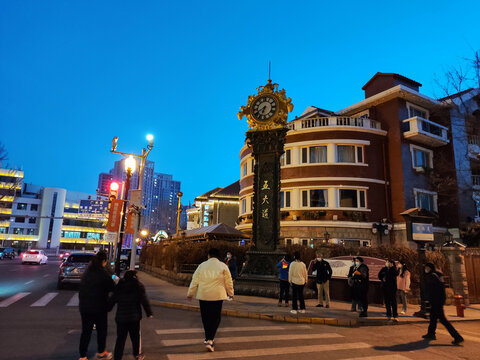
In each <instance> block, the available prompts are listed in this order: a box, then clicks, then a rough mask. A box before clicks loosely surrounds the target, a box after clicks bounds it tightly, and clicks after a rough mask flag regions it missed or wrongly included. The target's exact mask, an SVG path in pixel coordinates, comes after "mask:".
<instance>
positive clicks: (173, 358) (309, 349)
mask: <svg viewBox="0 0 480 360" xmlns="http://www.w3.org/2000/svg"><path fill="white" fill-rule="evenodd" d="M371 347H372V346H371V345H369V344H366V343H363V342H355V343H349V342H344V343H341V344H324V345H308V346H291V347H274V348H265V349H249V350H233V351H232V350H231V351H218V352H217V351H216V352H214V353H188V354H168V355H167V358H168V359H169V360H183V359H185V360H202V359H236V358H244V357H253V356H255V357H266V356H275V355H287V354H301V353H316V352H321V351H334V350H356V349H368V348H371Z"/></svg>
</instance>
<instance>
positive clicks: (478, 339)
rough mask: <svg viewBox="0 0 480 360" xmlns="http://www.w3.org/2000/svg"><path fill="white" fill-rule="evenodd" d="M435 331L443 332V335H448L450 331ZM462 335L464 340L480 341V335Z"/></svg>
mask: <svg viewBox="0 0 480 360" xmlns="http://www.w3.org/2000/svg"><path fill="white" fill-rule="evenodd" d="M437 333H440V334H444V335H450V333H449V332H448V331H446V330H437ZM460 335H462V334H460ZM462 337H463V338H464V339H465V340H468V341H475V342H480V337H478V336H470V335H462Z"/></svg>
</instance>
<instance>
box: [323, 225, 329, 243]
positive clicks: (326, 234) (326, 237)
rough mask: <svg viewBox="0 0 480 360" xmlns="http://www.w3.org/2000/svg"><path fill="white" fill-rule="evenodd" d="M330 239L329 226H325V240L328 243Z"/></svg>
mask: <svg viewBox="0 0 480 360" xmlns="http://www.w3.org/2000/svg"><path fill="white" fill-rule="evenodd" d="M328 240H330V234H329V233H328V231H327V228H325V233H324V234H323V242H324V243H327V244H328Z"/></svg>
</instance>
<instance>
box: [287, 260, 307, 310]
mask: <svg viewBox="0 0 480 360" xmlns="http://www.w3.org/2000/svg"><path fill="white" fill-rule="evenodd" d="M294 256H295V261H292V263H291V264H290V269H289V270H288V281H289V282H290V284H292V311H290V312H291V313H292V314H296V313H297V310H298V305H297V298H298V300H299V302H300V310H298V312H300V313H304V312H305V299H304V298H303V288H304V287H305V284H306V283H307V281H308V272H307V267H306V266H305V263H304V262H303V261H302V260H301V259H300V252H298V251H296V252H295V254H294Z"/></svg>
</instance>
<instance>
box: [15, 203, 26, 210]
mask: <svg viewBox="0 0 480 360" xmlns="http://www.w3.org/2000/svg"><path fill="white" fill-rule="evenodd" d="M17 210H27V204H25V203H18V204H17Z"/></svg>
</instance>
